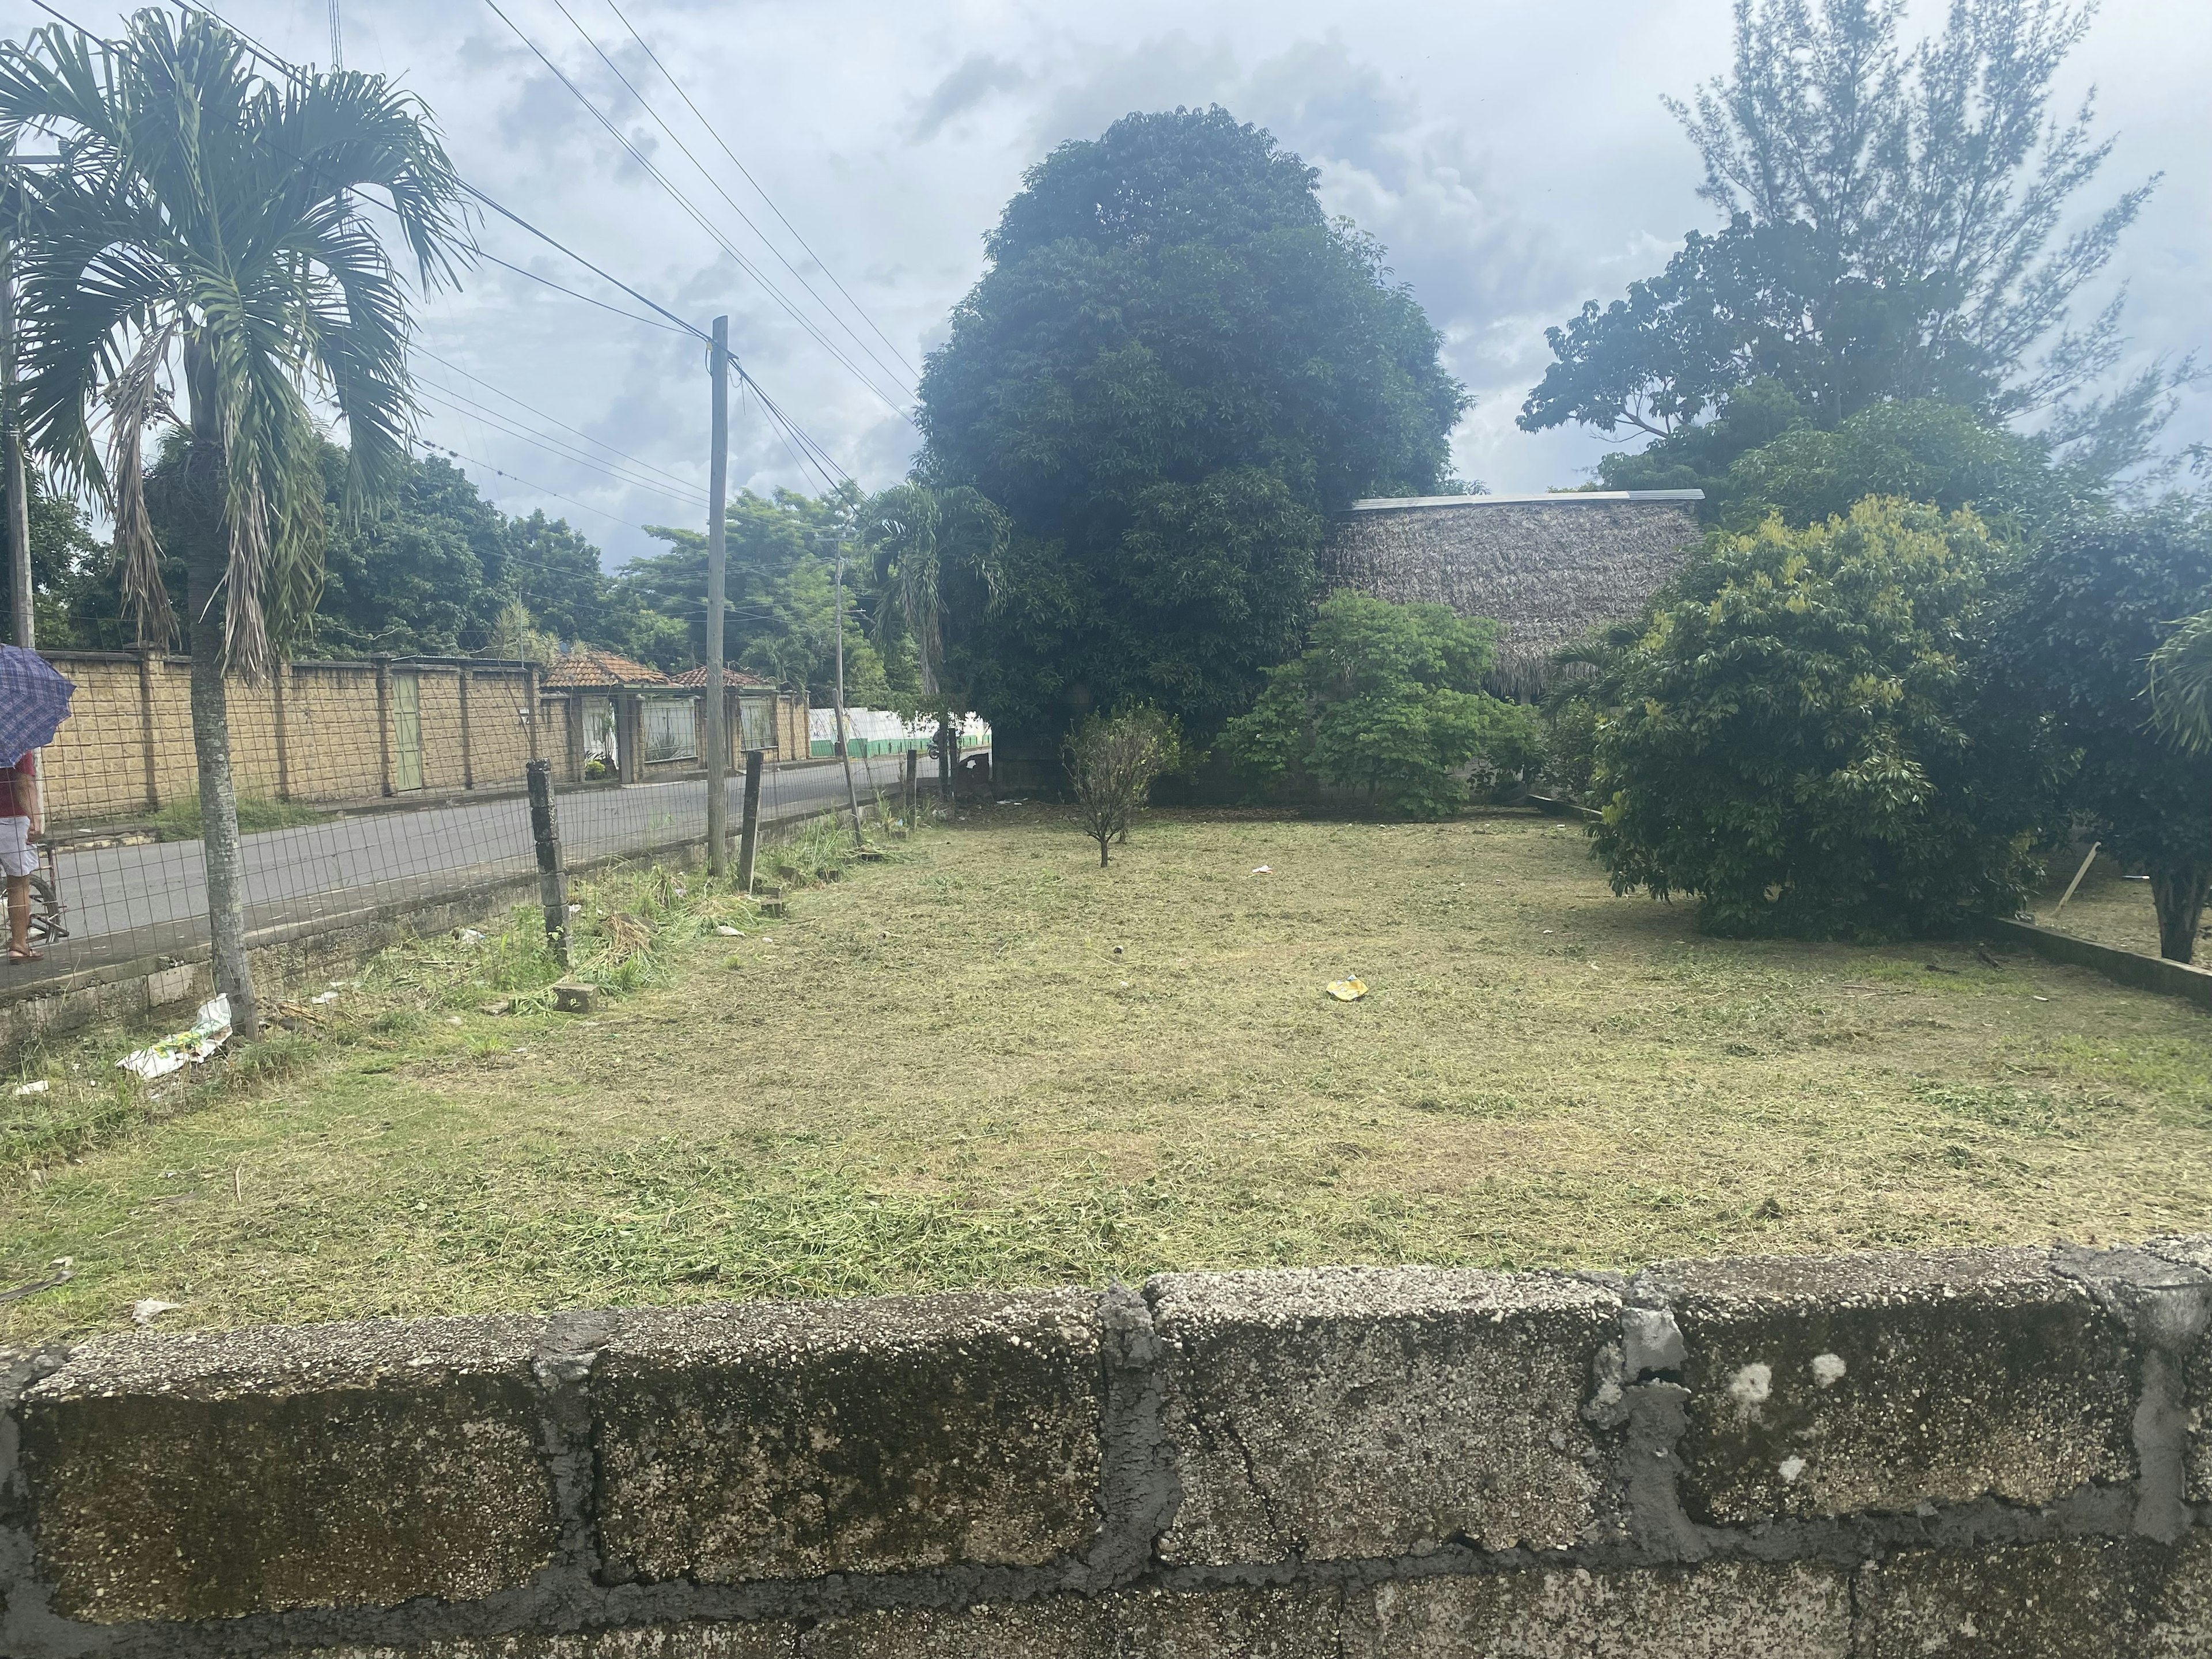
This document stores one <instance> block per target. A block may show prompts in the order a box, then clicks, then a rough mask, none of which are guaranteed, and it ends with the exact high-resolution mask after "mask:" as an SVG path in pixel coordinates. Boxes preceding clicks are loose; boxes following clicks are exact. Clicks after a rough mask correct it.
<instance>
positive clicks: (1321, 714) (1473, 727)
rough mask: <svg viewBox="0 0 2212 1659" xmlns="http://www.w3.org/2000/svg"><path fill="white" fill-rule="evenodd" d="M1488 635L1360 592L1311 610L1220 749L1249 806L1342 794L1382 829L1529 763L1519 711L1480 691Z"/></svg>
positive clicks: (1533, 751) (1494, 633)
mask: <svg viewBox="0 0 2212 1659" xmlns="http://www.w3.org/2000/svg"><path fill="white" fill-rule="evenodd" d="M1497 637H1498V625H1497V624H1496V623H1492V622H1486V621H1483V620H1480V619H1475V620H1470V619H1468V618H1467V617H1459V616H1455V615H1454V614H1453V612H1452V611H1449V610H1448V609H1447V608H1446V607H1444V606H1443V605H1392V604H1390V603H1389V602H1388V601H1387V600H1383V599H1370V597H1368V596H1367V595H1365V594H1364V593H1352V592H1337V593H1333V594H1331V595H1330V596H1329V597H1328V599H1325V600H1323V601H1322V605H1321V609H1320V611H1319V613H1318V615H1317V616H1316V618H1315V621H1314V628H1313V635H1312V644H1311V646H1310V647H1309V648H1308V649H1307V650H1306V652H1305V653H1304V654H1303V655H1302V656H1298V657H1296V658H1293V659H1291V661H1289V662H1286V663H1285V664H1283V665H1281V666H1280V667H1278V668H1274V669H1271V670H1269V671H1268V674H1267V687H1266V689H1265V690H1262V691H1261V694H1260V699H1259V701H1258V702H1256V703H1255V704H1254V705H1253V708H1252V711H1251V713H1249V714H1243V715H1240V716H1238V717H1237V719H1236V720H1231V721H1230V723H1229V725H1228V727H1227V729H1226V730H1225V732H1223V733H1222V747H1223V749H1224V750H1225V753H1226V754H1227V756H1228V757H1229V761H1230V763H1231V766H1232V767H1233V768H1234V769H1235V770H1236V772H1237V775H1238V776H1239V777H1240V778H1241V779H1242V780H1243V781H1244V783H1245V785H1246V787H1248V788H1249V790H1250V791H1251V793H1253V794H1254V795H1255V796H1256V797H1260V798H1266V797H1269V796H1276V797H1280V796H1282V795H1285V794H1286V793H1288V794H1297V793H1310V792H1311V791H1312V790H1313V788H1314V787H1315V786H1316V785H1320V786H1323V787H1328V788H1332V789H1336V790H1341V791H1347V792H1349V793H1352V795H1354V796H1355V797H1356V798H1357V799H1358V800H1359V802H1360V804H1361V805H1363V806H1364V808H1365V809H1366V810H1368V811H1373V812H1379V813H1382V814H1383V815H1385V816H1388V817H1408V818H1441V817H1449V816H1450V815H1451V814H1452V813H1454V812H1455V811H1458V810H1459V809H1460V808H1461V807H1462V806H1463V805H1466V804H1467V799H1468V787H1469V784H1470V782H1471V781H1477V780H1482V781H1486V780H1487V779H1488V778H1490V777H1492V776H1496V775H1518V774H1520V773H1522V772H1523V771H1525V770H1526V769H1528V767H1529V766H1530V765H1531V764H1532V763H1534V760H1535V759H1536V757H1537V755H1538V753H1539V751H1540V744H1539V740H1538V737H1537V732H1536V727H1535V722H1534V719H1533V718H1532V716H1531V715H1530V714H1529V713H1528V710H1527V709H1525V708H1520V707H1518V706H1517V705H1515V704H1512V703H1508V702H1500V701H1499V700H1498V698H1496V697H1493V696H1490V695H1488V694H1487V693H1486V692H1485V691H1483V690H1481V684H1482V678H1483V676H1484V675H1485V674H1486V673H1487V672H1488V671H1489V670H1490V666H1491V664H1492V661H1493V660H1494V655H1493V652H1494V647H1495V645H1496V641H1497Z"/></svg>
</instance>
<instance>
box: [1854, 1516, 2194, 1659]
mask: <svg viewBox="0 0 2212 1659" xmlns="http://www.w3.org/2000/svg"><path fill="white" fill-rule="evenodd" d="M2207 1543H2208V1539H2207V1535H2206V1534H2205V1533H2204V1532H2203V1530H2202V1529H2201V1528H2200V1529H2198V1530H2197V1531H2196V1532H2195V1533H2194V1534H2191V1537H2190V1538H2188V1539H2187V1540H2185V1541H2184V1543H2183V1544H2182V1546H2181V1547H2179V1549H2172V1550H2169V1549H2166V1548H2163V1547H2160V1546H2158V1545H2154V1544H2149V1543H2145V1542H2143V1541H2119V1540H2115V1539H2102V1538H2079V1539H2067V1540H2064V1541H2059V1542H2056V1543H2048V1544H2028V1545H2022V1546H2020V1547H2015V1548H2011V1549H1994V1550H1945V1551H1938V1550H1915V1551H1908V1552H1905V1553H1899V1554H1897V1555H1893V1556H1892V1557H1890V1558H1889V1559H1887V1560H1886V1561H1882V1562H1879V1563H1875V1564H1873V1565H1868V1566H1864V1567H1862V1568H1860V1569H1859V1572H1858V1581H1857V1587H1856V1600H1857V1609H1858V1616H1857V1626H1856V1632H1855V1635H1856V1639H1857V1644H1858V1645H1857V1648H1856V1650H1854V1651H1855V1653H1856V1654H1857V1655H1858V1656H1860V1659H1908V1656H1909V1659H1925V1656H1929V1655H1942V1656H1944V1659H1974V1656H1979V1655H1987V1656H1988V1659H2091V1656H2093V1659H2203V1656H2205V1655H2208V1654H2212V1620H2208V1614H2212V1552H2208V1550H2207V1547H2206V1545H2207Z"/></svg>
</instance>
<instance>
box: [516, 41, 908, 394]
mask: <svg viewBox="0 0 2212 1659" xmlns="http://www.w3.org/2000/svg"><path fill="white" fill-rule="evenodd" d="M484 4H485V5H486V6H488V7H489V8H490V9H491V12H492V15H494V16H495V17H497V18H498V19H499V21H501V22H502V23H504V24H506V25H507V27H508V29H509V30H511V31H512V32H513V35H514V38H515V39H516V40H520V41H521V42H522V44H523V45H524V46H527V47H529V48H530V51H531V52H532V55H533V56H534V57H535V58H537V59H538V62H539V63H541V64H544V65H545V67H546V68H547V69H548V70H550V71H551V72H552V75H553V78H554V79H555V80H556V81H558V82H560V83H561V84H562V87H564V88H567V90H568V95H569V96H570V97H572V98H574V100H576V101H577V102H578V103H579V104H580V105H582V106H584V108H585V110H586V112H589V113H590V115H591V117H592V119H593V120H595V121H597V122H598V123H599V125H600V126H601V127H602V128H604V129H605V131H606V134H607V136H608V137H611V138H612V139H613V140H614V141H615V143H617V144H619V145H621V146H622V148H623V149H624V150H625V151H626V152H628V154H629V157H630V159H631V160H632V161H635V162H636V163H637V164H638V166H639V167H641V168H642V169H643V170H644V172H645V173H646V176H647V177H648V178H650V179H652V180H653V182H654V183H655V184H657V185H659V186H660V187H661V189H662V190H664V191H666V192H667V193H668V197H669V199H670V200H671V201H672V202H674V203H675V204H676V205H677V206H678V207H679V208H681V209H683V210H684V214H685V215H686V216H688V217H689V218H690V221H691V222H692V223H694V224H696V225H697V226H698V227H699V228H700V229H701V230H702V231H704V232H706V234H707V235H708V237H709V238H710V239H711V240H713V241H714V244H715V246H718V247H720V249H721V250H722V252H725V253H726V254H728V255H729V256H730V258H732V259H733V260H735V261H736V262H737V264H738V268H739V269H740V270H744V272H745V273H746V274H747V275H748V276H751V277H752V278H753V280H754V281H755V282H757V283H759V284H760V285H761V286H762V288H763V289H765V290H766V291H767V293H768V295H769V298H771V299H773V300H774V301H775V302H776V304H777V305H779V306H780V307H782V309H783V312H784V314H785V315H787V316H788V317H789V318H790V319H791V320H792V321H793V322H794V323H797V324H798V325H799V327H800V328H802V329H804V330H805V331H806V333H807V335H808V337H810V338H811V339H812V340H813V341H814V343H816V344H817V345H818V346H820V347H821V348H822V349H823V350H824V351H826V352H827V353H829V356H830V358H831V360H832V361H833V362H836V363H837V364H838V365H839V366H840V367H841V368H843V369H844V370H845V371H846V372H847V373H848V374H850V375H852V377H853V378H854V380H857V381H859V382H860V385H861V386H865V387H866V389H867V391H868V392H869V393H870V394H871V395H872V396H873V397H874V398H876V399H877V401H878V402H879V403H881V404H883V405H884V408H885V409H887V410H890V412H891V413H892V414H893V415H896V416H898V417H899V418H900V419H901V420H909V419H910V418H911V417H909V416H908V415H907V413H906V411H905V410H902V409H901V408H900V407H899V406H898V405H897V404H895V403H893V402H892V401H891V400H890V398H886V397H884V393H883V389H882V388H881V387H880V386H877V385H876V383H875V382H874V381H873V380H870V379H869V378H868V376H867V375H866V374H863V373H862V372H861V370H860V366H859V365H858V364H856V363H855V362H853V360H852V359H851V358H849V357H848V356H846V355H845V354H844V353H843V352H842V351H841V350H839V349H838V348H837V345H836V342H835V341H833V340H831V339H830V338H829V336H828V335H826V334H824V333H823V332H822V331H821V330H820V329H819V328H817V327H816V326H815V325H814V323H813V321H812V320H811V319H810V318H808V317H807V316H806V315H805V313H802V312H801V311H800V310H799V308H798V307H796V306H794V305H793V304H792V302H791V301H790V300H789V299H788V298H787V296H786V295H785V294H784V292H783V290H782V289H780V288H778V287H776V285H775V283H772V282H770V281H769V279H768V278H767V276H764V275H763V274H762V272H761V270H760V269H759V268H758V267H757V266H756V265H755V264H753V263H752V261H751V260H750V259H748V258H745V256H744V254H743V253H741V252H738V248H737V247H736V246H735V245H734V244H733V243H732V242H731V240H730V239H729V238H728V237H726V236H725V235H723V234H722V233H721V232H720V231H719V230H717V229H716V228H714V225H713V224H712V223H710V222H708V218H707V216H706V215H704V214H702V212H700V211H699V210H698V208H697V207H696V206H695V205H694V204H692V202H691V199H690V197H687V196H686V195H684V192H683V191H680V190H678V188H677V187H676V185H674V183H673V182H671V180H670V179H669V178H668V175H667V174H665V173H663V172H661V170H660V169H659V167H655V166H654V165H653V161H652V158H651V157H649V156H647V155H646V153H645V152H644V151H643V150H641V149H639V148H638V147H637V146H636V145H635V144H634V143H631V142H630V141H629V137H628V136H627V135H625V134H624V133H623V131H622V129H621V128H620V127H618V126H617V125H615V124H614V123H613V122H612V121H611V120H609V119H608V118H607V116H606V115H605V112H603V111H602V110H601V109H600V108H599V106H598V105H597V104H594V103H593V102H592V100H590V99H589V98H586V96H585V95H584V93H583V89H582V88H580V87H579V86H577V84H576V83H575V82H574V81H572V80H571V79H569V77H568V72H567V71H566V70H563V69H562V67H561V66H560V65H559V64H556V63H555V62H554V61H553V59H552V58H550V57H549V56H548V55H547V54H546V52H545V50H544V47H542V46H539V45H538V43H537V42H536V41H535V40H532V39H531V38H530V36H529V35H528V34H527V33H524V31H523V29H522V28H521V27H520V25H519V24H517V23H516V22H515V21H514V20H513V18H511V17H509V16H508V15H507V13H506V12H505V11H504V10H503V9H501V7H500V4H499V0H484ZM587 38H588V37H587Z"/></svg>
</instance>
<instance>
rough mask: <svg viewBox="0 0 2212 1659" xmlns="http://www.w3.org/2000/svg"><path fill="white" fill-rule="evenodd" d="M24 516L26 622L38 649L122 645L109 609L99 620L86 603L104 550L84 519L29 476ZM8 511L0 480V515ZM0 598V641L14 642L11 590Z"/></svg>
mask: <svg viewBox="0 0 2212 1659" xmlns="http://www.w3.org/2000/svg"><path fill="white" fill-rule="evenodd" d="M28 485H29V487H28V489H27V491H26V494H27V496H28V498H29V500H28V506H27V517H28V518H29V520H30V522H31V617H32V623H33V629H34V630H35V632H36V635H37V638H38V641H39V643H40V645H41V646H43V647H46V648H48V649H50V650H58V649H63V648H65V647H77V648H79V649H92V650H101V649H106V650H112V649H114V648H116V647H119V646H121V645H123V644H124V643H125V636H124V634H123V631H122V629H121V627H120V625H119V622H118V618H117V616H116V612H115V610H114V608H113V607H112V605H111V606H110V607H109V608H108V610H107V612H106V615H105V616H103V615H101V614H100V611H99V609H98V608H97V606H96V605H94V604H89V603H88V600H90V599H91V598H92V595H93V594H94V592H96V589H97V586H98V573H99V572H100V569H101V568H103V567H104V566H105V565H106V562H107V558H106V551H107V550H106V549H105V548H103V547H102V546H100V544H99V543H98V542H97V541H95V540H94V539H93V536H92V532H91V531H90V530H89V529H88V527H87V526H86V525H85V522H84V514H83V513H82V511H81V510H80V509H79V508H78V506H77V504H76V502H75V501H72V500H70V497H69V496H68V495H64V494H61V493H59V492H58V491H55V490H52V489H47V488H46V485H45V483H43V481H41V480H40V478H39V477H38V475H37V474H35V473H33V474H31V475H29V478H28ZM7 510H8V489H7V483H6V480H5V478H4V477H0V514H4V513H6V512H7ZM4 522H5V520H4V518H0V523H4ZM6 586H7V587H8V590H9V591H8V592H0V638H6V639H9V640H12V639H14V638H15V592H14V584H13V583H9V584H7V585H6Z"/></svg>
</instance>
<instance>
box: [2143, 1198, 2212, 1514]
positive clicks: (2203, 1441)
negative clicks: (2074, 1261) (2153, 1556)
mask: <svg viewBox="0 0 2212 1659" xmlns="http://www.w3.org/2000/svg"><path fill="white" fill-rule="evenodd" d="M2144 1248H2145V1249H2149V1250H2152V1251H2154V1252H2156V1253H2157V1254H2158V1255H2162V1256H2165V1257H2166V1258H2167V1259H2168V1260H2169V1261H2179V1262H2180V1263H2182V1264H2183V1265H2184V1266H2186V1267H2195V1268H2197V1269H2199V1270H2200V1271H2202V1272H2204V1273H2212V1237H2206V1236H2204V1235H2203V1234H2197V1235H2196V1236H2194V1237H2185V1238H2154V1239H2153V1240H2151V1241H2150V1243H2148V1245H2146V1246H2145V1247H2144ZM2184 1389H2185V1401H2186V1405H2187V1411H2188V1441H2187V1444H2186V1447H2185V1451H2184V1454H2183V1455H2184V1459H2185V1467H2186V1468H2187V1470H2188V1490H2189V1498H2190V1501H2191V1502H2192V1503H2197V1504H2212V1329H2207V1330H2206V1331H2205V1332H2204V1334H2203V1335H2202V1336H2200V1337H2199V1338H2198V1339H2197V1342H2196V1344H2195V1345H2194V1346H2193V1347H2192V1348H2191V1351H2190V1354H2189V1359H2188V1363H2187V1365H2186V1367H2185V1373H2184Z"/></svg>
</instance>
